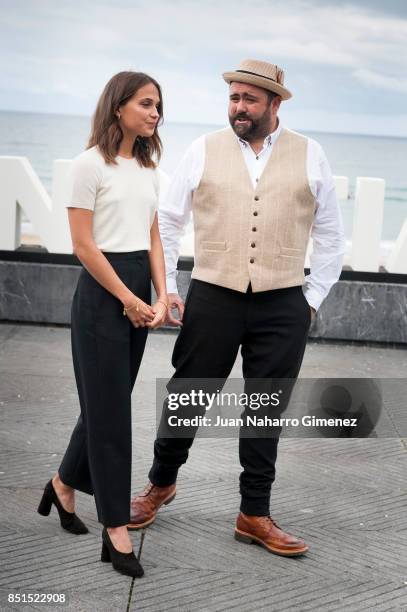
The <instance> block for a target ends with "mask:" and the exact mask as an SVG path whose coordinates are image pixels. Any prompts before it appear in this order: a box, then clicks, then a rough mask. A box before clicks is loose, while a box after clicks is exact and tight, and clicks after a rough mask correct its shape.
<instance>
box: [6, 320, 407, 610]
mask: <svg viewBox="0 0 407 612" xmlns="http://www.w3.org/2000/svg"><path fill="white" fill-rule="evenodd" d="M174 339H175V336H174V334H170V333H160V332H157V333H153V334H150V337H149V340H148V345H147V350H146V353H145V358H144V360H143V364H142V367H141V369H140V374H139V379H138V381H137V383H136V386H135V389H134V393H133V465H132V490H133V492H134V493H136V492H138V491H139V490H140V489H141V488H142V487H143V486H144V484H145V482H146V478H147V473H148V469H149V467H150V465H151V461H152V457H153V446H152V445H153V441H154V437H155V427H156V414H155V413H156V407H155V378H156V377H162V378H167V377H169V376H170V375H171V372H172V367H171V364H170V356H171V349H172V345H173V342H174ZM69 342H70V337H69V330H68V329H64V328H47V327H40V326H38V327H36V326H18V325H0V496H1V497H0V511H1V523H0V568H1V569H0V610H7V611H8V610H18V611H21V610H72V611H75V612H77V611H78V612H79V611H84V612H88V611H93V610H95V611H98V612H99V611H101V612H103V611H105V610H106V612H107V611H109V612H110V611H116V610H117V611H120V610H123V612H124V611H125V610H127V609H129V610H135V611H137V612H139V611H151V612H160V611H165V612H167V611H172V610H173V611H176V612H179V611H185V612H186V611H188V612H190V611H199V612H215V611H227V612H229V611H234V610H236V611H242V612H247V611H248V610H256V612H257V611H261V610H267V611H272V612H274V611H277V610H278V612H280V611H284V612H285V611H289V612H294V611H295V612H297V611H299V612H305V611H311V610H312V611H315V610H318V612H319V611H322V612H325V611H326V612H331V611H332V612H333V611H335V612H336V611H345V610H346V612H362V611H365V610H366V611H369V612H370V611H371V610H375V612H376V611H378V612H390V611H392V612H393V611H399V610H400V611H403V612H406V610H407V585H406V584H405V583H406V582H407V570H406V568H407V522H406V519H405V517H406V516H407V513H406V510H407V495H406V494H407V478H406V476H407V446H406V444H405V442H404V441H403V439H402V438H401V436H400V435H399V433H398V432H397V424H398V423H402V419H403V418H404V416H405V404H404V405H403V404H402V402H398V403H397V402H395V403H394V405H391V406H390V407H389V415H390V417H391V419H393V420H392V423H393V425H394V428H395V429H394V431H392V435H391V436H390V437H385V438H378V439H325V438H307V439H304V438H301V439H300V438H298V439H294V438H282V439H281V441H280V443H279V458H278V463H277V479H276V482H275V484H274V486H273V491H272V501H271V509H272V514H273V516H274V517H275V518H276V520H277V522H278V523H280V524H281V525H282V526H284V527H285V528H286V529H287V530H288V531H291V532H293V533H296V534H299V535H301V536H302V537H304V538H305V539H306V541H307V542H308V543H309V544H310V550H309V553H308V554H307V555H306V556H304V557H301V558H299V559H287V558H282V557H278V556H275V555H271V554H269V553H268V552H267V551H266V550H265V549H262V548H260V547H258V546H248V545H244V544H242V543H239V542H236V540H234V538H233V529H234V521H235V519H236V515H237V512H238V508H239V489H238V480H239V473H240V471H241V467H240V464H239V459H238V441H237V440H236V439H211V438H206V439H202V438H198V439H197V440H196V441H195V443H194V445H193V447H192V449H191V452H190V457H189V460H188V462H187V464H186V465H185V466H184V467H183V468H182V470H181V472H180V477H179V481H178V489H177V496H176V498H175V500H174V501H173V502H172V503H171V504H170V505H169V506H167V507H165V508H163V509H162V511H160V514H159V516H158V518H157V520H156V522H155V523H154V524H153V525H152V526H151V527H150V528H149V529H148V530H147V532H146V537H145V540H144V547H143V553H142V563H143V566H144V568H145V572H146V574H145V577H144V578H142V579H140V580H135V581H132V580H131V579H130V578H127V577H125V576H121V575H120V574H117V573H116V572H114V571H113V570H112V568H111V566H110V565H108V564H101V563H100V560H99V556H100V548H101V541H100V533H101V525H100V524H99V523H98V521H97V518H96V511H95V505H94V499H93V497H92V496H89V495H86V494H84V493H81V492H78V493H77V512H78V515H79V516H80V517H81V518H82V519H83V520H84V521H85V523H86V524H87V525H88V527H89V530H90V532H89V534H87V535H85V536H72V535H71V534H68V533H66V532H64V531H62V530H61V528H60V525H59V520H58V515H57V512H56V511H55V509H54V508H53V510H52V512H51V515H50V516H49V517H42V516H40V515H38V514H37V512H36V508H37V505H38V503H39V499H40V497H41V493H42V489H43V487H44V485H45V483H46V482H47V480H48V479H49V478H50V477H51V476H52V474H53V473H54V472H55V470H56V469H57V467H58V465H59V463H60V461H61V458H62V456H63V453H64V451H65V448H66V444H67V442H68V440H69V436H70V434H71V432H72V429H73V427H74V424H75V420H76V418H77V415H78V414H79V404H78V400H77V395H76V387H75V381H74V376H73V370H72V363H71V355H70V344H69ZM240 367H241V362H240V359H238V360H237V362H236V364H235V366H234V368H233V372H232V376H235V377H238V376H239V374H240ZM406 373H407V359H406V356H405V352H403V351H400V350H399V349H390V348H388V349H385V348H382V347H369V346H355V345H350V346H348V345H338V344H327V343H313V342H310V343H309V345H308V348H307V351H306V356H305V360H304V365H303V369H302V372H301V374H302V376H304V377H314V376H318V377H322V376H327V377H346V376H353V377H363V376H367V377H370V376H371V377H374V376H376V377H380V378H386V377H388V378H391V377H402V376H404V377H405V376H406ZM390 417H389V418H390ZM140 536H141V534H140V533H139V532H132V534H131V537H132V539H133V542H134V547H135V550H136V551H137V549H138V546H139V542H140ZM10 591H13V592H16V593H22V592H25V593H28V592H40V591H43V592H44V591H45V592H64V593H65V594H66V595H67V604H66V605H65V606H57V605H52V606H51V605H44V604H34V605H33V604H29V605H24V604H8V603H7V593H8V592H10ZM129 602H130V604H129ZM128 604H129V607H128Z"/></svg>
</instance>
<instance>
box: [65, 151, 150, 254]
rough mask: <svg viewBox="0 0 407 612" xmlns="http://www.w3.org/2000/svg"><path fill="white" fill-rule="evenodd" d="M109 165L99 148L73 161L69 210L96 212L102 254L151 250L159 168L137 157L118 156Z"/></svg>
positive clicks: (95, 230)
mask: <svg viewBox="0 0 407 612" xmlns="http://www.w3.org/2000/svg"><path fill="white" fill-rule="evenodd" d="M116 162H117V164H116V165H115V164H107V163H106V162H105V160H104V158H103V156H102V154H101V153H100V152H99V150H98V149H97V147H92V148H90V149H87V150H86V151H84V152H83V153H81V154H80V155H78V156H77V157H75V159H74V160H73V162H72V169H71V187H72V194H71V198H70V200H69V202H68V203H67V204H66V206H67V207H73V208H86V209H88V210H93V238H94V240H95V243H96V245H97V246H98V247H99V249H101V250H102V251H107V252H121V253H123V252H129V251H141V250H149V249H150V229H151V225H152V223H153V221H154V215H155V212H156V210H157V205H158V196H159V177H158V171H157V169H152V168H143V167H142V166H140V165H139V163H138V162H137V160H136V159H135V158H132V159H127V158H125V157H120V156H119V155H118V156H117V157H116Z"/></svg>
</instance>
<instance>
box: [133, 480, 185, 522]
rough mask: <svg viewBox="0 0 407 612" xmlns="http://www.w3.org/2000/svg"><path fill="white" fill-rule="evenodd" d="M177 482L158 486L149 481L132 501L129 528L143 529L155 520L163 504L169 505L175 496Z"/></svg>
mask: <svg viewBox="0 0 407 612" xmlns="http://www.w3.org/2000/svg"><path fill="white" fill-rule="evenodd" d="M175 492H176V486H175V484H172V485H169V486H168V487H157V486H156V485H153V483H151V482H149V483H148V485H147V486H146V487H145V489H144V491H143V492H142V493H140V495H137V497H134V498H133V499H132V500H131V503H130V523H129V524H128V525H127V529H130V530H131V529H142V528H143V527H147V525H151V523H153V522H154V521H155V517H156V516H157V512H158V511H159V509H160V508H161V506H162V505H165V506H167V505H168V504H170V503H171V502H172V500H173V499H174V497H175Z"/></svg>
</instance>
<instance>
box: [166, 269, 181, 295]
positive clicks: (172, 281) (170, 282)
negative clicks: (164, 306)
mask: <svg viewBox="0 0 407 612" xmlns="http://www.w3.org/2000/svg"><path fill="white" fill-rule="evenodd" d="M175 274H176V273H175ZM167 293H177V294H178V287H177V279H176V278H174V277H173V276H167Z"/></svg>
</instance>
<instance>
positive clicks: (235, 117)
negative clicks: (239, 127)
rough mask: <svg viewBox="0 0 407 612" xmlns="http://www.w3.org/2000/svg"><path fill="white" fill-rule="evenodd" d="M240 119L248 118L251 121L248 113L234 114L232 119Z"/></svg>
mask: <svg viewBox="0 0 407 612" xmlns="http://www.w3.org/2000/svg"><path fill="white" fill-rule="evenodd" d="M239 119H240V120H242V119H248V120H249V121H251V118H250V117H249V116H248V115H235V116H234V117H233V121H238V120H239Z"/></svg>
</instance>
